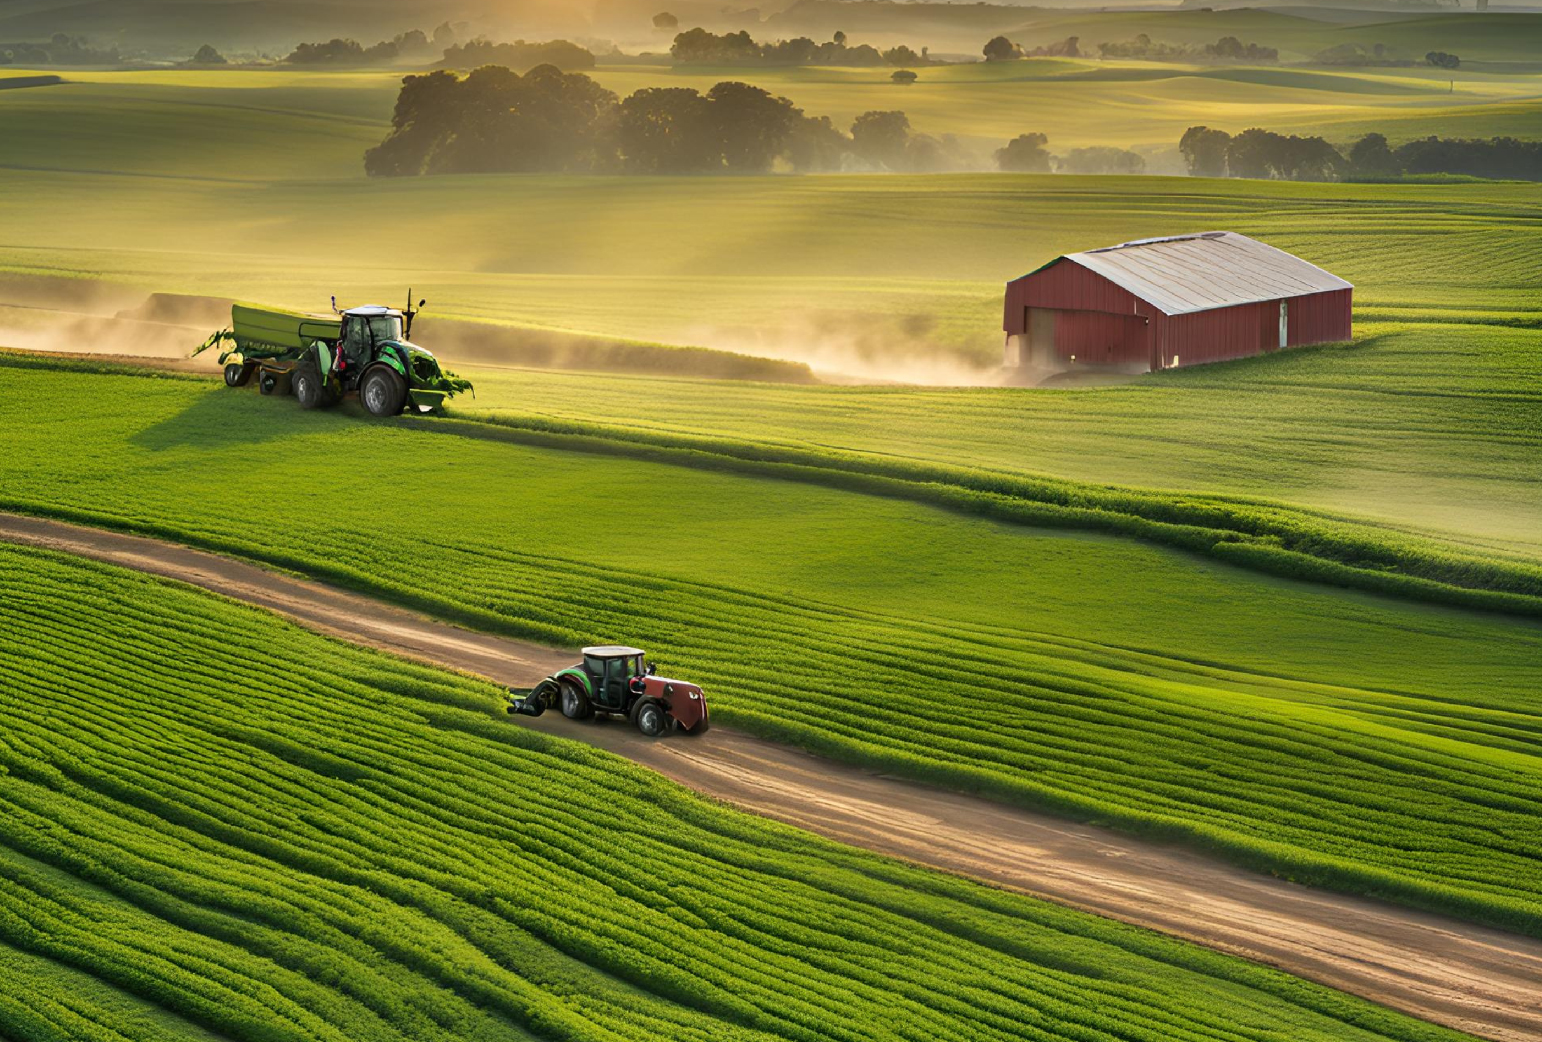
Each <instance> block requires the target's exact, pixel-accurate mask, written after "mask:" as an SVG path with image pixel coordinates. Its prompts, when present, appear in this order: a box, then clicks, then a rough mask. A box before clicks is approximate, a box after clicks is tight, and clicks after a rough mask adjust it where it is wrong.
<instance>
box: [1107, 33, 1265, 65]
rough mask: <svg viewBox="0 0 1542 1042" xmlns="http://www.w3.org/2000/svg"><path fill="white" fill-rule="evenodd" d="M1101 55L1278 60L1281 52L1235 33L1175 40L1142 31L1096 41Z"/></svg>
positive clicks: (1172, 59) (1185, 59) (1162, 58)
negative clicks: (1128, 36)
mask: <svg viewBox="0 0 1542 1042" xmlns="http://www.w3.org/2000/svg"><path fill="white" fill-rule="evenodd" d="M1098 54H1099V55H1100V56H1101V57H1104V58H1141V59H1145V60H1146V61H1242V62H1272V61H1278V60H1279V57H1280V52H1279V50H1278V49H1276V48H1274V47H1265V46H1263V45H1262V44H1258V43H1243V42H1242V41H1241V40H1239V39H1237V37H1235V36H1223V37H1221V38H1220V39H1219V40H1217V41H1215V43H1206V44H1188V43H1183V44H1174V43H1162V42H1160V41H1155V42H1153V41H1152V39H1151V37H1149V36H1147V35H1146V34H1145V33H1138V34H1136V36H1135V37H1134V38H1133V39H1130V40H1121V41H1115V42H1113V43H1100V44H1098Z"/></svg>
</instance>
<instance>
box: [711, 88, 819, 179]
mask: <svg viewBox="0 0 1542 1042" xmlns="http://www.w3.org/2000/svg"><path fill="white" fill-rule="evenodd" d="M705 116H706V119H705V126H706V129H707V132H708V133H711V134H712V135H713V136H714V137H715V138H716V147H717V149H718V150H719V153H720V154H721V155H722V157H723V159H722V165H723V166H724V167H725V168H726V169H728V170H729V171H730V172H732V173H736V174H761V173H766V172H767V171H769V170H770V169H771V166H772V164H773V163H775V162H776V158H777V156H779V155H781V154H782V150H783V147H784V146H785V145H786V143H787V138H788V136H789V135H790V134H791V133H792V129H793V126H794V124H796V122H797V121H798V120H799V119H802V118H803V113H802V112H801V111H799V110H798V109H796V108H794V107H793V104H792V102H790V101H788V100H787V99H786V98H779V97H776V96H774V95H773V94H771V93H770V92H769V91H765V90H762V89H761V88H759V87H752V86H750V85H749V84H748V83H719V84H718V85H717V86H715V87H713V88H712V89H711V90H709V91H708V92H707V109H706V113H705Z"/></svg>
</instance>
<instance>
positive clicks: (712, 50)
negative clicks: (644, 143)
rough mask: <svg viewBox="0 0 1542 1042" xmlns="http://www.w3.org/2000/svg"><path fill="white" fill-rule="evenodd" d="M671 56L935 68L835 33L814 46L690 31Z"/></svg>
mask: <svg viewBox="0 0 1542 1042" xmlns="http://www.w3.org/2000/svg"><path fill="white" fill-rule="evenodd" d="M669 53H670V56H671V57H672V58H674V59H675V61H677V62H681V63H682V64H686V65H693V64H696V65H854V66H883V65H895V66H899V67H900V68H912V67H917V66H925V65H930V64H932V60H931V54H930V52H929V51H928V49H927V48H925V47H923V48H921V50H920V51H919V52H917V51H915V50H913V49H912V48H910V47H906V46H904V45H903V44H902V45H900V46H898V47H891V48H889V49H888V50H886V51H880V50H879V49H878V48H876V47H873V46H870V45H868V44H865V43H862V44H856V45H852V44H851V43H849V42H848V40H847V37H846V34H845V33H840V32H838V33H836V34H835V37H834V38H833V39H832V40H830V41H829V42H827V43H815V42H814V41H813V40H811V39H809V38H808V37H806V36H800V37H798V38H796V39H792V40H777V41H776V42H774V43H758V42H756V40H755V38H754V37H752V36H751V35H750V34H749V33H748V32H746V31H740V32H736V33H723V34H722V35H721V36H719V35H717V34H716V33H711V32H708V31H707V30H706V29H700V28H697V29H690V30H687V31H686V32H683V33H680V34H679V35H678V36H676V37H675V42H674V44H673V46H671V47H670V49H669Z"/></svg>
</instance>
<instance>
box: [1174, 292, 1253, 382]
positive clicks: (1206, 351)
mask: <svg viewBox="0 0 1542 1042" xmlns="http://www.w3.org/2000/svg"><path fill="white" fill-rule="evenodd" d="M1155 325H1156V344H1157V358H1158V360H1159V361H1158V368H1161V369H1170V368H1172V367H1173V366H1175V365H1185V366H1188V365H1204V364H1205V363H1206V362H1224V361H1227V360H1229V359H1232V358H1250V357H1252V356H1253V355H1261V354H1263V353H1264V352H1266V351H1273V350H1275V349H1276V348H1278V347H1279V339H1280V302H1279V301H1277V300H1268V301H1264V302H1263V303H1261V304H1237V305H1234V306H1232V307H1229V308H1216V309H1214V310H1212V311H1196V312H1194V313H1192V314H1189V315H1163V316H1161V317H1160V318H1158V319H1157V320H1156V323H1155ZM1174 359H1177V361H1174Z"/></svg>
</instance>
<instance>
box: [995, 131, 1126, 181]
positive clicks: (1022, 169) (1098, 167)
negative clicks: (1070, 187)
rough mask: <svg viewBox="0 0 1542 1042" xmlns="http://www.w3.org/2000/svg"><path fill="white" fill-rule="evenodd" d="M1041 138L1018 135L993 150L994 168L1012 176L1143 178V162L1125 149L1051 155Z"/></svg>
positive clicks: (1091, 148) (1089, 149) (1091, 149)
mask: <svg viewBox="0 0 1542 1042" xmlns="http://www.w3.org/2000/svg"><path fill="white" fill-rule="evenodd" d="M1048 146H1049V138H1048V137H1047V136H1046V135H1044V134H1020V135H1018V136H1017V137H1015V138H1013V139H1012V140H1011V141H1009V142H1007V144H1006V147H1005V148H1000V149H997V150H996V166H997V168H998V169H1000V170H1002V171H1003V172H1006V173H1014V174H1049V173H1056V174H1143V173H1145V172H1146V160H1145V159H1144V158H1143V157H1142V156H1141V155H1140V154H1139V153H1138V152H1131V151H1129V150H1128V149H1123V148H1114V147H1112V146H1110V145H1092V146H1089V147H1087V148H1073V149H1071V151H1069V152H1067V153H1066V154H1065V155H1063V156H1057V155H1052V154H1051V153H1050V151H1049V147H1048Z"/></svg>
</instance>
